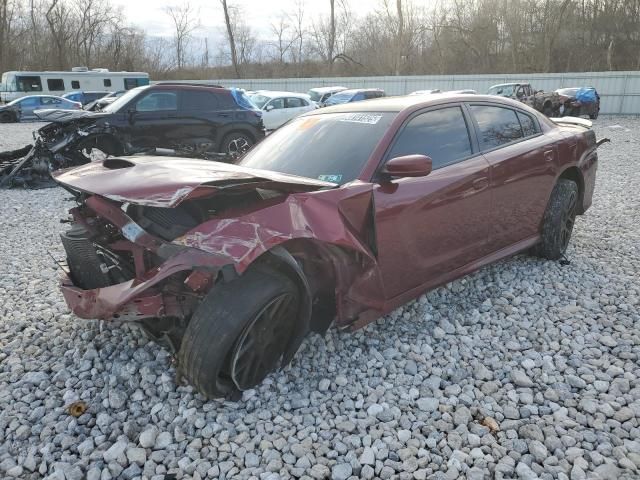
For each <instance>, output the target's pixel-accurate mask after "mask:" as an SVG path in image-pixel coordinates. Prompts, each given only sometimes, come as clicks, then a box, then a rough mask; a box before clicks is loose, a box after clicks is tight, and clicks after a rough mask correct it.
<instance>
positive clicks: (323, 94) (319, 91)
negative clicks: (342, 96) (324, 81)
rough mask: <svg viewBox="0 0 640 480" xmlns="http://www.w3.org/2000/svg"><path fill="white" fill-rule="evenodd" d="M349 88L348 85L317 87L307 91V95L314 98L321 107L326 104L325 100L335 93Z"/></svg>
mask: <svg viewBox="0 0 640 480" xmlns="http://www.w3.org/2000/svg"><path fill="white" fill-rule="evenodd" d="M344 90H347V87H337V86H336V87H317V88H312V89H311V90H309V91H308V92H307V95H309V97H310V98H311V100H313V101H314V102H315V103H316V105H318V106H319V107H322V106H324V102H326V101H327V99H328V98H329V97H330V96H331V95H333V94H334V93H338V92H342V91H344Z"/></svg>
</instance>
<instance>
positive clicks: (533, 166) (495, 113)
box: [469, 103, 557, 251]
mask: <svg viewBox="0 0 640 480" xmlns="http://www.w3.org/2000/svg"><path fill="white" fill-rule="evenodd" d="M469 109H470V111H471V114H472V117H473V120H474V125H475V128H476V130H477V132H478V142H479V146H480V149H481V151H482V152H483V155H484V157H485V158H486V159H487V161H488V162H489V164H490V165H491V190H492V195H493V205H494V207H493V212H492V219H491V231H490V233H489V243H490V245H491V249H492V251H497V250H499V249H501V248H505V247H508V246H510V245H512V244H514V243H516V242H518V241H521V240H525V239H527V238H531V237H532V236H535V235H537V233H538V230H539V228H540V222H541V221H542V215H543V214H544V211H545V209H546V206H547V199H548V198H549V195H550V194H551V188H552V187H553V179H554V178H555V171H556V168H557V167H556V157H557V152H556V147H555V146H554V145H553V144H552V143H551V144H550V142H549V138H548V137H547V136H546V135H543V134H542V132H541V129H540V125H539V124H538V121H537V119H536V118H535V116H534V115H531V114H529V113H526V112H524V111H522V110H519V109H515V108H509V107H507V106H497V105H495V104H493V105H491V104H480V103H479V104H470V106H469Z"/></svg>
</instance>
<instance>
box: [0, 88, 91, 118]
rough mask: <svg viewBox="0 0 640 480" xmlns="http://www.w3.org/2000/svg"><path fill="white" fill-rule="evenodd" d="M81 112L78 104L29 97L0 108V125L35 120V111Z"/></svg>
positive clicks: (37, 96)
mask: <svg viewBox="0 0 640 480" xmlns="http://www.w3.org/2000/svg"><path fill="white" fill-rule="evenodd" d="M46 109H56V110H81V109H82V105H81V104H80V102H74V101H72V100H68V99H66V98H62V97H54V96H53V95H29V96H27V97H21V98H18V99H16V100H14V101H13V102H9V103H7V104H6V105H2V106H0V123H11V122H21V121H23V120H37V119H38V117H37V116H36V114H35V113H34V112H35V111H36V110H46Z"/></svg>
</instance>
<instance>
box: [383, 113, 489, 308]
mask: <svg viewBox="0 0 640 480" xmlns="http://www.w3.org/2000/svg"><path fill="white" fill-rule="evenodd" d="M472 132H473V130H472V126H471V122H470V119H469V116H468V113H467V112H466V110H465V107H464V106H462V105H461V104H454V105H451V104H450V105H447V106H445V107H438V108H436V109H431V110H428V111H424V112H422V113H419V114H417V115H415V116H413V117H412V118H410V119H409V120H408V121H407V122H406V123H405V126H404V127H403V128H402V129H401V130H400V132H399V133H398V134H397V135H396V136H395V140H394V142H393V144H392V146H391V147H390V150H389V151H388V153H387V154H386V156H385V159H386V160H389V159H391V158H394V157H398V156H404V155H411V154H423V155H428V156H430V157H431V159H432V162H433V163H432V165H433V167H432V168H433V170H432V172H431V173H430V174H429V175H427V176H425V177H418V178H401V179H396V180H393V181H391V182H384V181H383V182H380V184H379V185H377V186H376V187H375V189H374V205H375V229H376V245H377V250H378V257H379V258H378V260H379V263H380V266H381V269H382V272H383V281H384V284H385V285H384V288H385V294H386V297H387V299H392V298H394V297H396V296H398V295H401V294H402V293H404V292H407V291H409V290H411V289H413V288H416V287H424V288H428V287H429V286H434V285H437V284H439V283H441V282H442V281H443V279H446V277H447V276H448V275H450V273H451V272H452V271H453V270H455V269H458V268H460V267H462V266H464V265H466V264H469V263H470V262H473V261H474V260H477V259H478V258H481V257H482V256H484V255H485V254H486V253H487V240H488V234H489V218H490V216H491V194H490V190H489V184H490V178H489V163H488V162H487V160H486V159H485V158H484V157H483V156H482V155H481V154H480V153H479V152H478V149H477V145H475V139H474V137H473V135H472Z"/></svg>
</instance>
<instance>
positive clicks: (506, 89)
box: [487, 85, 518, 97]
mask: <svg viewBox="0 0 640 480" xmlns="http://www.w3.org/2000/svg"><path fill="white" fill-rule="evenodd" d="M517 86H518V85H496V86H495V87H491V88H490V89H489V91H488V92H487V94H488V95H501V96H503V97H511V96H513V92H514V90H515V88H516V87H517Z"/></svg>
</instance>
